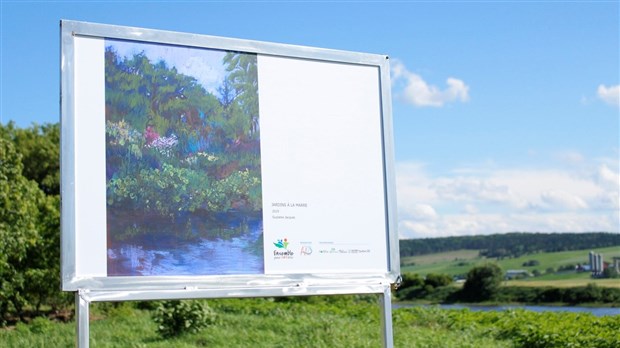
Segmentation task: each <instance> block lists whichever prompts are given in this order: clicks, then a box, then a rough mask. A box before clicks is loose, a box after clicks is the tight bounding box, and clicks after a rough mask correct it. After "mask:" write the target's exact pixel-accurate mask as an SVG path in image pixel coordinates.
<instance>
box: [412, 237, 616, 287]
mask: <svg viewBox="0 0 620 348" xmlns="http://www.w3.org/2000/svg"><path fill="white" fill-rule="evenodd" d="M593 251H595V252H597V253H600V254H603V257H604V259H605V260H606V261H611V258H612V257H613V256H620V246H616V247H608V248H599V249H594V250H593ZM589 252H590V249H586V250H573V251H562V252H547V253H536V254H529V255H524V256H521V257H518V258H514V259H503V260H499V261H497V260H495V259H486V258H482V257H479V256H478V250H458V251H452V252H445V253H436V254H429V255H421V256H413V257H407V258H403V260H402V261H403V262H401V263H402V266H401V272H403V273H404V272H412V273H419V274H422V275H426V274H428V273H445V274H450V275H459V274H467V272H468V271H469V270H470V269H471V268H472V267H474V266H476V265H479V264H482V263H485V262H489V261H491V262H497V263H498V264H499V266H500V267H501V268H502V269H503V270H504V271H506V270H510V269H514V270H517V269H518V270H521V269H523V270H527V271H530V272H533V271H534V270H538V271H540V272H542V273H544V272H545V271H546V270H547V269H548V268H554V269H556V270H557V269H558V268H559V267H560V266H565V265H574V264H577V263H580V264H583V263H587V262H588V253H589ZM529 260H537V261H538V262H539V265H538V266H530V267H526V266H523V263H524V262H527V261H529ZM412 263H415V264H414V265H411V264H412ZM408 264H409V266H408ZM566 279H574V280H576V283H578V284H581V283H582V282H586V284H587V283H588V282H593V281H594V282H596V283H598V282H600V281H599V280H593V279H591V278H590V274H589V273H588V272H584V273H576V272H562V273H559V274H549V275H543V276H541V277H536V278H533V279H532V280H539V281H543V280H547V281H555V280H566ZM577 280H581V281H577ZM601 283H605V282H601ZM619 283H620V281H619Z"/></svg>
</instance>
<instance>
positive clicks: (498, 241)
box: [400, 232, 620, 259]
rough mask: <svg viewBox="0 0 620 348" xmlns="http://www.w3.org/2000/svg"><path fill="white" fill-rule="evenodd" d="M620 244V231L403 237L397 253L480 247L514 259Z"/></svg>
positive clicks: (483, 253)
mask: <svg viewBox="0 0 620 348" xmlns="http://www.w3.org/2000/svg"><path fill="white" fill-rule="evenodd" d="M616 245H620V234H619V233H609V232H591V233H526V232H512V233H505V234H492V235H476V236H459V237H441V238H423V239H402V240H400V256H401V257H407V256H417V255H426V254H433V253H439V252H445V251H454V250H462V249H469V250H480V256H484V257H488V258H498V259H502V258H513V257H519V256H523V255H527V254H533V253H538V252H557V251H570V250H583V249H589V248H592V249H596V248H605V247H610V246H616Z"/></svg>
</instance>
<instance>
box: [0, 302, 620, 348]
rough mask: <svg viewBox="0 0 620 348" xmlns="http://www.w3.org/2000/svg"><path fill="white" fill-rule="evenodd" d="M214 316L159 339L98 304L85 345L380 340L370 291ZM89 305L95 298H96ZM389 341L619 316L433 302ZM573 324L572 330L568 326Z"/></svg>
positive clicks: (580, 337) (31, 328)
mask: <svg viewBox="0 0 620 348" xmlns="http://www.w3.org/2000/svg"><path fill="white" fill-rule="evenodd" d="M209 303H210V304H211V307H212V308H213V309H214V310H215V311H216V312H217V313H218V319H217V321H216V323H215V324H214V325H212V326H210V327H208V328H207V329H205V330H204V331H202V332H200V333H197V334H187V335H183V336H180V337H177V338H174V339H163V338H161V337H160V336H158V335H157V334H156V328H155V324H154V323H153V321H152V320H151V317H150V312H149V311H147V310H139V309H135V308H134V307H133V306H131V305H126V306H125V305H124V306H121V307H118V308H114V310H112V311H104V312H101V311H98V310H97V308H94V310H93V313H95V318H93V319H92V320H91V331H90V337H91V339H90V344H91V346H92V347H249V346H251V347H347V348H348V347H380V346H381V342H382V339H381V324H380V320H379V307H378V305H377V303H376V298H374V297H373V296H366V297H361V298H360V297H352V296H349V297H343V296H335V297H332V298H330V299H326V298H304V299H301V300H296V301H292V302H291V301H286V302H279V301H274V300H273V299H227V300H212V301H209ZM95 307H96V306H95ZM393 328H394V343H395V346H396V347H431V348H432V347H437V348H439V347H441V348H444V347H447V348H450V347H472V348H473V347H489V348H490V347H499V348H502V347H567V346H596V347H618V346H619V345H620V336H618V335H617V333H618V331H619V330H620V317H603V318H596V317H594V316H592V315H590V314H575V313H534V312H528V311H522V310H518V311H507V312H472V311H469V310H442V309H439V308H436V307H413V308H399V309H396V310H394V312H393ZM576 332H578V333H579V334H575V333H576ZM74 341H75V323H74V322H70V323H54V322H51V321H48V320H47V319H36V320H35V321H34V322H33V323H31V324H19V325H17V327H14V328H10V329H0V343H1V345H2V347H28V348H30V347H73V346H74Z"/></svg>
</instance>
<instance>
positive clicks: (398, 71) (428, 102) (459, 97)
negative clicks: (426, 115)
mask: <svg viewBox="0 0 620 348" xmlns="http://www.w3.org/2000/svg"><path fill="white" fill-rule="evenodd" d="M391 70H392V82H393V83H394V85H395V86H398V88H395V95H396V96H397V97H400V98H402V99H403V100H405V101H406V102H408V103H410V104H413V105H415V106H433V107H441V106H443V105H444V104H446V103H451V102H456V101H461V102H466V101H468V100H469V86H467V85H466V84H465V82H463V81H462V80H459V79H456V78H453V77H449V78H448V79H447V80H446V85H447V86H446V88H444V89H440V88H439V87H437V86H433V85H429V84H428V83H427V82H426V81H424V79H422V77H421V76H420V75H418V74H414V73H412V72H411V71H409V70H408V69H407V67H405V65H404V64H403V63H402V62H400V61H399V60H397V59H394V60H392V63H391Z"/></svg>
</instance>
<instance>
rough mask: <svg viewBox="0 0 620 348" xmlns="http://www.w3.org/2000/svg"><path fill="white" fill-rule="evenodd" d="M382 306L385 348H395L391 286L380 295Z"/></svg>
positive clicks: (385, 288)
mask: <svg viewBox="0 0 620 348" xmlns="http://www.w3.org/2000/svg"><path fill="white" fill-rule="evenodd" d="M379 296H380V297H379V302H380V306H381V327H382V333H383V347H384V348H393V347H394V335H393V332H392V289H391V288H390V286H389V285H387V286H385V287H384V288H383V293H382V294H380V295H379Z"/></svg>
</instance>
